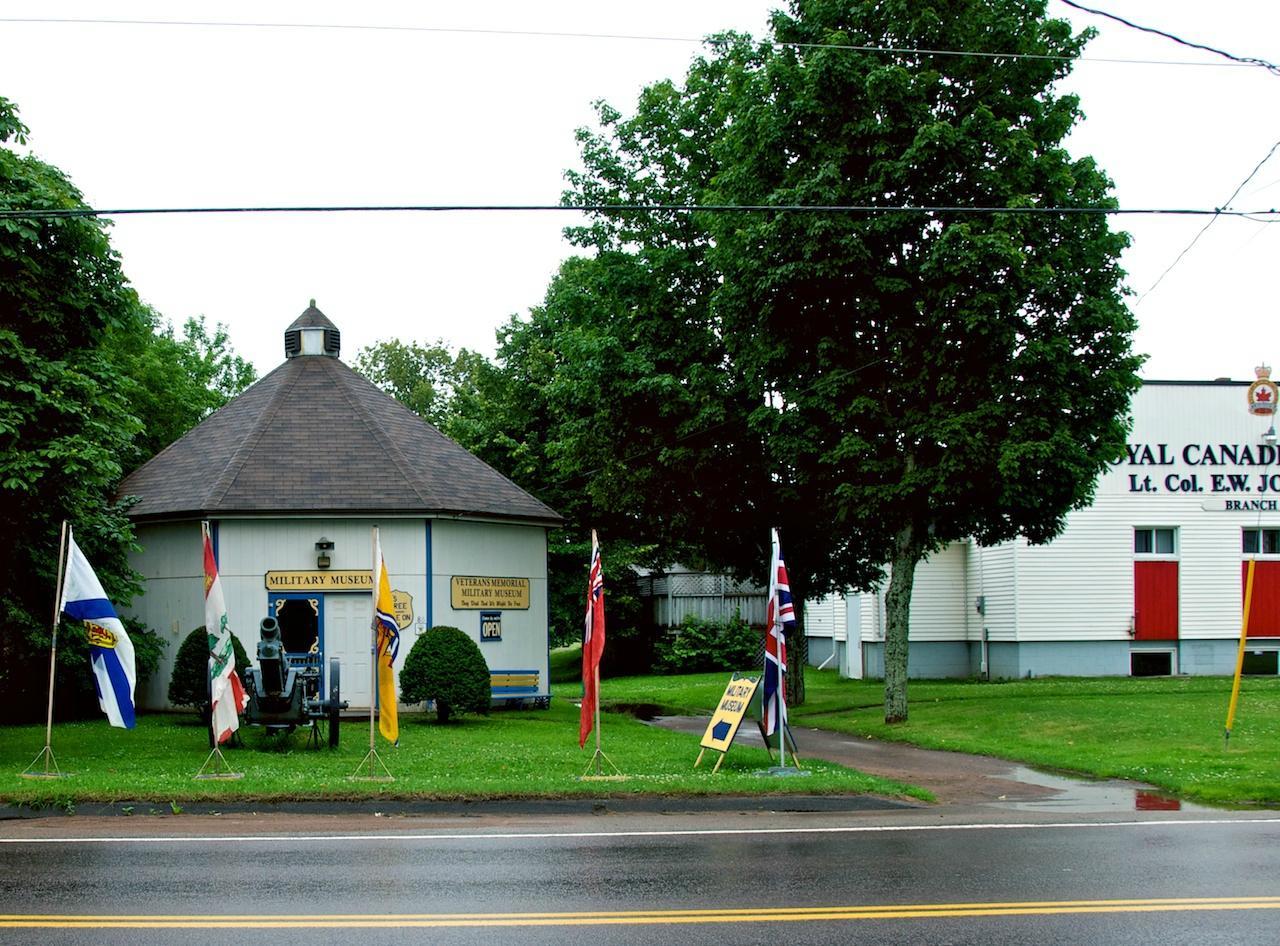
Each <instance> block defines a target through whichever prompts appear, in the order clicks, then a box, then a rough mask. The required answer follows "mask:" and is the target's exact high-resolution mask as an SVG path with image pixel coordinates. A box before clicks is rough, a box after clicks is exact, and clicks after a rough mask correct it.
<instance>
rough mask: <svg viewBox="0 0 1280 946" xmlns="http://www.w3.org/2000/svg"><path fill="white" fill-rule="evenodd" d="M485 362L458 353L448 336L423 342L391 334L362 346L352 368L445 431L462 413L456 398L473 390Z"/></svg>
mask: <svg viewBox="0 0 1280 946" xmlns="http://www.w3.org/2000/svg"><path fill="white" fill-rule="evenodd" d="M487 364H488V362H487V361H486V360H485V358H484V356H483V355H480V354H477V353H476V352H473V351H469V350H468V349H466V348H463V349H462V350H460V351H459V352H457V353H456V354H455V353H454V352H453V351H452V350H451V349H450V348H449V347H448V345H446V344H445V342H444V339H438V340H436V341H435V342H433V343H430V344H419V343H418V342H412V341H411V342H404V341H401V340H400V339H396V338H393V339H387V340H384V341H380V342H376V343H375V344H373V345H369V346H366V347H365V348H362V349H361V350H360V352H359V354H357V355H356V361H355V365H354V367H355V370H356V371H358V372H360V374H362V375H364V376H365V377H366V378H368V379H369V380H370V381H371V382H373V383H374V384H376V385H377V386H378V387H380V388H382V389H383V390H384V391H386V392H387V393H388V394H390V395H391V396H392V397H394V398H395V399H396V400H397V401H399V402H400V403H401V404H403V405H404V406H405V407H407V408H409V410H411V411H413V412H414V413H415V414H417V415H418V416H419V417H421V418H422V419H423V420H425V421H427V422H428V423H430V424H433V425H435V426H436V427H438V428H439V429H440V430H447V429H448V428H449V426H450V424H451V423H453V421H454V418H455V417H456V416H457V414H458V411H457V408H456V406H455V401H456V400H457V399H458V398H460V397H463V396H465V394H466V392H467V391H469V390H472V389H474V387H475V385H476V384H477V383H478V379H477V378H476V377H475V375H476V374H477V373H478V372H481V371H482V370H483V369H484V367H485V366H486V365H487Z"/></svg>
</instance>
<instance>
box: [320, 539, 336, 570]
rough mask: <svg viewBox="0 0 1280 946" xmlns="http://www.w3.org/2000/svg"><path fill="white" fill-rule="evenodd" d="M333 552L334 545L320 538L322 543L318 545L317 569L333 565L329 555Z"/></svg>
mask: <svg viewBox="0 0 1280 946" xmlns="http://www.w3.org/2000/svg"><path fill="white" fill-rule="evenodd" d="M332 551H333V543H332V542H330V541H329V540H328V539H326V538H325V537H324V536H320V541H319V542H317V543H316V568H328V567H329V566H330V565H332V564H333V561H332V559H330V558H329V554H330V553H331V552H332Z"/></svg>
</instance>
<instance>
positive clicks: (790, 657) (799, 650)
mask: <svg viewBox="0 0 1280 946" xmlns="http://www.w3.org/2000/svg"><path fill="white" fill-rule="evenodd" d="M792 601H793V603H794V606H795V609H796V626H795V629H794V630H793V631H790V632H789V633H787V634H786V635H785V637H786V639H787V705H788V706H800V705H802V704H803V703H804V667H805V664H807V663H808V662H809V638H807V637H805V634H804V603H803V602H801V601H796V600H795V598H794V596H793V598H792Z"/></svg>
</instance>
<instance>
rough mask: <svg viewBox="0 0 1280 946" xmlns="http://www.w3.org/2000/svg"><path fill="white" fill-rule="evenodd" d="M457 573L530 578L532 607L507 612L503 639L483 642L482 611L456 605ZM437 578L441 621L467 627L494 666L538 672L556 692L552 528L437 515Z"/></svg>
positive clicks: (436, 616)
mask: <svg viewBox="0 0 1280 946" xmlns="http://www.w3.org/2000/svg"><path fill="white" fill-rule="evenodd" d="M584 566H585V563H584ZM455 575H461V576H465V575H479V576H489V577H501V578H528V579H529V609H528V610H527V611H525V610H519V611H515V610H509V611H503V612H502V640H501V641H481V640H480V612H479V611H472V610H457V611H455V610H454V609H453V607H452V601H451V597H450V594H451V580H452V578H453V576H455ZM584 575H585V571H584ZM431 582H432V588H433V591H434V606H433V614H432V619H433V622H434V623H435V624H436V625H448V626H452V627H457V628H461V629H462V630H463V631H465V632H466V633H467V634H469V635H470V636H471V637H472V639H473V640H475V641H476V642H477V643H478V644H479V645H480V652H481V653H482V654H484V657H485V661H486V662H487V663H488V664H489V669H490V670H536V671H538V674H539V678H538V679H539V690H538V692H539V693H540V694H546V693H548V692H550V690H549V686H550V681H549V679H548V675H549V673H550V668H549V666H548V652H547V533H546V529H544V528H542V527H540V526H538V527H535V526H521V525H504V524H501V523H479V522H465V521H458V520H451V519H446V520H436V521H435V522H434V523H433V525H432V556H431ZM605 587H606V589H607V587H608V577H607V575H606V578H605Z"/></svg>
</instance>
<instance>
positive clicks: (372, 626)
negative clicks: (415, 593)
mask: <svg viewBox="0 0 1280 946" xmlns="http://www.w3.org/2000/svg"><path fill="white" fill-rule="evenodd" d="M369 561H370V562H372V563H373V564H372V565H371V566H370V568H369V577H370V578H371V579H372V581H373V583H372V585H371V586H370V587H371V588H372V592H371V595H370V600H371V601H372V603H373V617H372V619H371V620H370V622H369V756H370V761H369V774H370V775H372V774H373V759H372V757H373V756H374V755H376V754H377V750H376V747H375V746H374V740H373V707H374V704H375V703H377V695H378V527H377V526H374V527H373V528H372V529H371V530H370V531H369Z"/></svg>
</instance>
